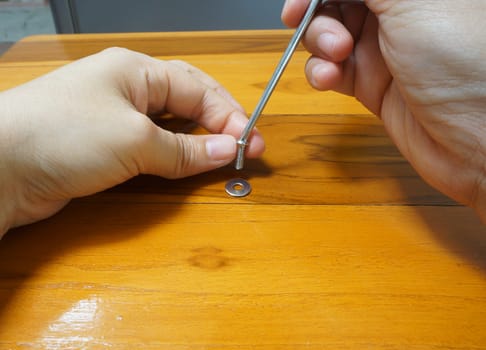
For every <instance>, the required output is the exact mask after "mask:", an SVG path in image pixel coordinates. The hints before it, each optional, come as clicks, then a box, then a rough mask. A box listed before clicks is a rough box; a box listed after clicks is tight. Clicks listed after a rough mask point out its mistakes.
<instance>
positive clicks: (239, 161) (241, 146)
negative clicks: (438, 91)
mask: <svg viewBox="0 0 486 350" xmlns="http://www.w3.org/2000/svg"><path fill="white" fill-rule="evenodd" d="M323 2H325V1H322V0H312V1H311V3H310V4H309V7H308V8H307V11H306V13H305V15H304V18H303V19H302V21H301V22H300V25H299V26H298V27H297V29H296V30H295V33H294V35H293V36H292V39H291V40H290V43H289V45H288V46H287V49H286V50H285V52H284V54H283V56H282V58H281V59H280V62H279V63H278V65H277V68H276V69H275V72H274V73H273V75H272V78H271V79H270V81H269V82H268V85H267V87H266V88H265V90H264V92H263V95H262V97H261V98H260V101H259V102H258V104H257V106H256V108H255V110H254V111H253V114H252V115H251V117H250V120H249V121H248V124H247V125H246V127H245V129H244V130H243V133H242V134H241V137H240V139H239V140H238V141H237V145H238V153H237V156H236V164H235V168H236V169H237V170H241V169H243V165H244V162H245V148H246V146H247V145H248V138H249V137H250V134H251V131H252V130H253V128H254V127H255V124H256V122H257V120H258V118H259V117H260V115H261V113H262V111H263V109H264V108H265V106H266V104H267V102H268V100H269V99H270V96H271V95H272V93H273V90H274V89H275V86H277V83H278V81H279V80H280V77H281V76H282V73H283V72H284V70H285V68H286V67H287V65H288V63H289V61H290V59H291V58H292V54H293V53H294V51H295V49H296V48H297V45H299V42H300V40H301V39H302V37H303V35H304V33H305V31H306V30H307V27H308V26H309V24H310V22H311V21H312V18H313V17H314V14H315V13H316V11H317V9H318V7H319V5H320V4H321V3H323Z"/></svg>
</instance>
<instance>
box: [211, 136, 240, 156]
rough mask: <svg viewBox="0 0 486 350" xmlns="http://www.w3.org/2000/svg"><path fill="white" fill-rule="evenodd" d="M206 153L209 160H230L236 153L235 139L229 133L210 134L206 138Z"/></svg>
mask: <svg viewBox="0 0 486 350" xmlns="http://www.w3.org/2000/svg"><path fill="white" fill-rule="evenodd" d="M206 153H207V155H208V157H209V159H211V160H215V161H223V160H224V161H229V160H232V159H233V158H234V157H235V154H236V140H235V138H234V137H233V136H230V135H213V136H210V137H209V138H208V139H207V140H206Z"/></svg>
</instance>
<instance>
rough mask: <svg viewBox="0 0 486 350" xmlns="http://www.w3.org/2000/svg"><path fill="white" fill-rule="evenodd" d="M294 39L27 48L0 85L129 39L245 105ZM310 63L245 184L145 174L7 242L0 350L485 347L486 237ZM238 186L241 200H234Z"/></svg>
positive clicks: (5, 64)
mask: <svg viewBox="0 0 486 350" xmlns="http://www.w3.org/2000/svg"><path fill="white" fill-rule="evenodd" d="M290 34H291V33H290V32H289V31H249V32H213V33H172V34H163V33H161V34H155V33H152V34H100V35H72V36H38V37H30V38H27V39H24V40H23V41H21V42H19V43H17V44H16V45H15V46H14V47H12V48H11V49H10V50H9V51H8V52H7V53H6V54H5V55H4V56H3V57H1V58H0V77H1V78H0V90H5V89H8V88H10V87H13V86H15V85H18V84H20V83H22V82H25V81H27V80H30V79H32V78H34V77H37V76H39V75H41V74H43V73H46V72H48V71H50V70H52V69H54V68H56V67H59V66H61V65H63V64H65V63H67V62H69V61H72V60H74V59H77V58H80V57H83V56H85V55H87V54H91V53H94V52H97V51H99V50H101V49H103V48H106V47H110V46H122V47H127V48H131V49H134V50H138V51H141V52H145V53H147V54H149V55H152V56H156V57H158V58H163V59H172V58H179V59H183V60H186V61H188V62H190V63H192V64H194V65H195V66H198V67H199V68H201V69H203V70H205V71H206V72H208V73H209V74H211V75H212V76H214V77H215V78H216V79H218V80H219V81H220V82H221V83H223V85H225V86H226V87H227V88H228V89H229V90H230V91H231V93H232V94H233V95H234V96H235V97H236V98H237V99H238V100H239V101H240V102H241V103H242V105H243V106H244V107H245V108H246V109H247V111H248V112H251V110H252V109H253V107H254V106H255V104H256V103H257V101H258V99H259V97H260V95H261V93H262V91H263V88H264V86H265V84H266V82H267V81H268V78H269V77H270V74H271V73H272V70H273V68H274V67H275V65H276V63H277V61H278V59H279V57H280V55H281V53H282V52H283V49H284V48H285V46H286V43H287V41H288V39H289V37H290ZM306 58H307V54H306V53H305V52H304V51H303V50H302V49H299V51H298V52H297V53H296V55H295V56H294V58H293V60H292V61H291V64H290V65H289V67H288V69H287V71H286V72H285V74H284V76H283V78H282V80H281V82H280V84H279V85H278V86H277V89H276V91H275V93H274V95H273V97H272V99H271V100H270V103H269V104H268V106H267V108H266V109H265V111H264V114H263V116H262V118H261V119H260V121H259V124H258V127H259V129H260V131H261V132H262V133H263V135H264V137H265V139H266V141H267V151H266V153H265V155H264V156H263V158H262V159H259V160H252V161H248V162H247V163H246V168H245V170H244V171H242V172H241V173H238V172H236V171H235V170H234V169H233V168H232V167H231V166H229V167H226V168H223V169H220V170H217V171H214V172H211V173H208V174H202V175H198V176H194V177H191V178H187V179H182V180H176V181H169V180H165V179H161V178H156V177H149V176H141V177H138V178H135V179H133V180H131V181H129V182H127V183H125V184H122V185H120V186H117V187H115V188H113V189H110V190H107V191H106V192H103V193H99V194H97V195H94V196H91V197H87V198H81V199H76V200H73V201H72V202H71V204H70V205H68V207H66V208H65V209H64V210H63V211H62V212H61V213H59V214H58V215H56V216H55V217H53V218H51V219H48V220H46V221H43V222H40V223H37V224H34V225H30V226H27V227H23V228H20V229H16V230H12V231H10V232H9V233H8V234H7V235H6V236H5V237H4V239H2V240H1V241H0V349H105V348H113V349H177V350H182V349H194V350H196V349H197V350H202V349H213V350H214V349H240V350H247V349H289V350H290V349H412V350H414V349H448V350H449V349H461V350H462V349H486V331H485V330H486V229H485V228H484V227H483V226H482V225H481V224H480V222H479V220H478V219H477V218H476V216H475V214H474V213H473V212H472V211H471V210H470V209H468V208H465V207H463V206H460V205H458V204H456V203H455V202H453V201H452V200H450V199H448V198H446V197H445V196H443V195H441V194H440V193H438V192H437V191H435V190H433V189H432V188H430V187H429V186H428V185H427V184H425V183H424V182H423V181H422V180H421V179H420V178H419V177H418V176H417V174H416V173H415V171H414V170H413V169H412V168H411V167H410V166H409V164H408V163H407V162H406V161H405V160H404V159H403V158H402V156H401V155H400V153H399V152H398V151H397V149H396V148H395V146H394V145H393V144H392V143H391V141H390V140H389V138H388V137H387V135H386V133H385V131H384V129H383V127H382V125H381V122H380V120H379V119H378V118H376V117H375V116H372V115H370V113H369V112H367V110H365V109H364V108H363V107H361V106H360V105H359V104H358V103H357V102H356V101H355V100H354V99H352V98H349V97H345V96H341V95H337V94H335V93H320V92H316V91H313V90H312V89H311V88H310V87H308V85H307V83H306V80H305V77H304V75H303V66H304V63H305V60H306ZM371 88H372V87H371ZM167 128H169V129H172V130H175V131H191V132H202V131H201V130H199V129H197V128H196V129H195V128H194V125H192V124H189V123H186V122H182V121H171V122H170V123H168V125H167ZM236 176H239V177H244V178H246V179H248V180H249V181H250V183H251V185H252V186H253V192H252V193H251V195H250V196H248V197H246V198H242V199H234V198H230V197H228V196H227V195H226V193H225V191H224V185H225V183H226V181H228V180H229V179H231V178H233V177H236Z"/></svg>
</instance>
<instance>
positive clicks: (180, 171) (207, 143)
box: [142, 128, 236, 179]
mask: <svg viewBox="0 0 486 350" xmlns="http://www.w3.org/2000/svg"><path fill="white" fill-rule="evenodd" d="M149 142H150V143H151V144H150V145H149V147H147V149H148V152H146V150H144V152H143V166H142V169H143V170H142V172H143V173H146V174H151V175H158V176H162V177H165V178H169V179H176V178H181V177H186V176H191V175H195V174H199V173H202V172H205V171H209V170H213V169H216V168H219V167H222V166H224V165H227V164H229V163H230V162H231V161H232V160H233V159H234V158H235V156H236V139H235V138H234V137H233V136H231V135H226V134H220V135H187V134H174V133H172V132H170V131H167V130H164V129H161V128H158V133H157V135H156V137H153V138H151V140H150V141H149Z"/></svg>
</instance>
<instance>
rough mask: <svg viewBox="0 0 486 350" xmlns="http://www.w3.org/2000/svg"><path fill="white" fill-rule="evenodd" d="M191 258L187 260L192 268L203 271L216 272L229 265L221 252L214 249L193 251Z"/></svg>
mask: <svg viewBox="0 0 486 350" xmlns="http://www.w3.org/2000/svg"><path fill="white" fill-rule="evenodd" d="M192 253H193V254H194V255H193V256H192V257H190V258H189V259H188V261H189V263H190V264H191V265H192V266H195V267H198V268H201V269H205V270H218V269H221V268H224V267H226V266H228V265H229V264H230V260H231V259H230V258H227V257H225V256H224V255H223V251H222V250H221V249H219V248H215V247H203V248H197V249H193V250H192Z"/></svg>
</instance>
